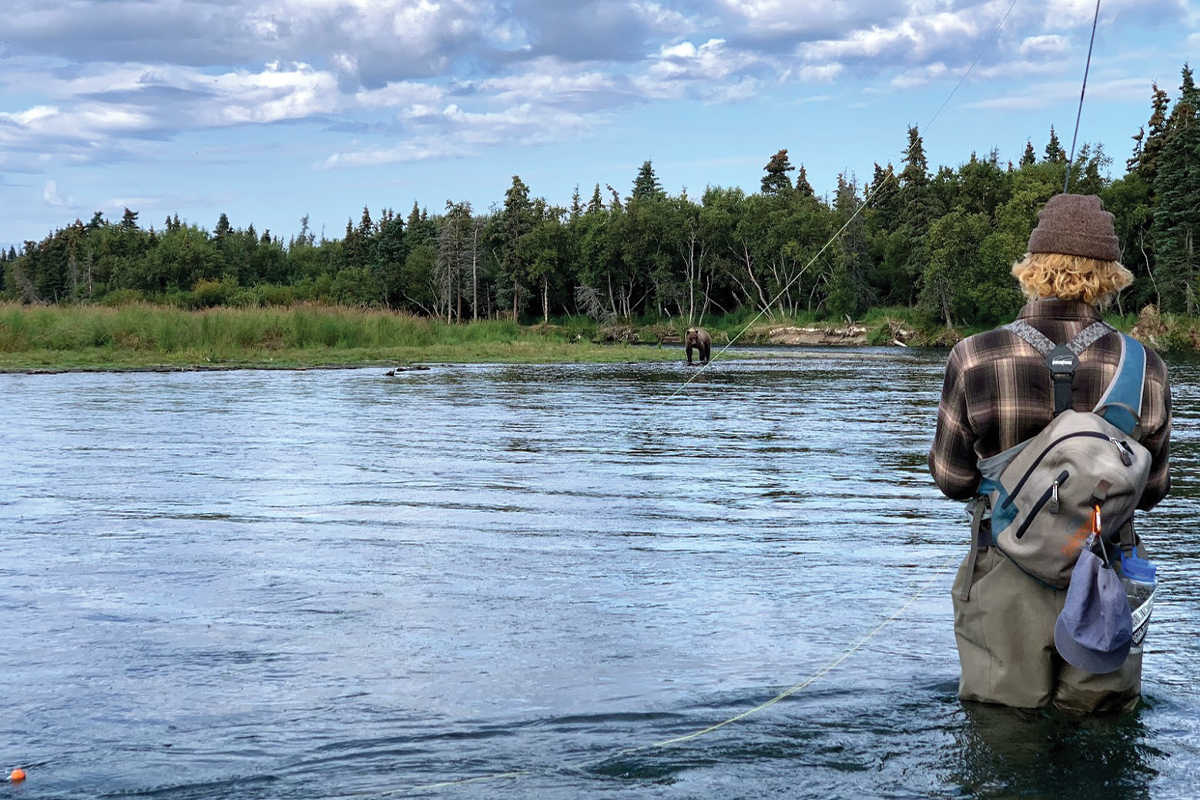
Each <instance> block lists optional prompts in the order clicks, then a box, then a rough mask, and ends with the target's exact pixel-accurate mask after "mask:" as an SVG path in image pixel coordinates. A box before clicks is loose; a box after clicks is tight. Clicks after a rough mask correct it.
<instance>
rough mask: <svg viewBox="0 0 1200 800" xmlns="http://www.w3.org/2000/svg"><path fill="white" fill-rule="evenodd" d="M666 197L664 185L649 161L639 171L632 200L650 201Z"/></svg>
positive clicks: (634, 182)
mask: <svg viewBox="0 0 1200 800" xmlns="http://www.w3.org/2000/svg"><path fill="white" fill-rule="evenodd" d="M664 196H665V193H664V192H663V189H662V185H661V184H660V183H659V182H658V176H656V175H655V174H654V167H653V166H651V164H650V162H649V161H645V162H643V163H642V168H641V169H639V170H638V174H637V177H636V178H635V179H634V181H633V194H632V195H631V196H630V199H631V200H634V201H636V200H648V199H652V198H653V199H660V198H662V197H664Z"/></svg>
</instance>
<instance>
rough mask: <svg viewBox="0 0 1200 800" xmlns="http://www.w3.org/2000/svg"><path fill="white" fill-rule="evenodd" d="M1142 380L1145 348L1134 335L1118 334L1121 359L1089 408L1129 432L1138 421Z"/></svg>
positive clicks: (1123, 430) (1139, 422)
mask: <svg viewBox="0 0 1200 800" xmlns="http://www.w3.org/2000/svg"><path fill="white" fill-rule="evenodd" d="M1145 382H1146V348H1145V347H1144V346H1143V345H1142V343H1141V342H1139V341H1138V340H1137V339H1134V338H1133V337H1132V336H1128V335H1126V334H1121V360H1120V361H1119V362H1118V363H1117V372H1116V374H1115V375H1113V379H1112V381H1111V382H1110V383H1109V384H1108V388H1107V389H1105V390H1104V394H1103V396H1101V398H1100V402H1098V403H1096V407H1095V408H1094V409H1092V411H1093V412H1094V413H1096V414H1099V415H1100V416H1102V417H1104V418H1105V419H1106V420H1108V421H1109V422H1111V423H1112V424H1113V425H1116V426H1117V427H1118V428H1119V429H1120V430H1121V431H1122V432H1123V433H1124V434H1125V435H1126V436H1132V435H1133V432H1134V429H1135V428H1136V427H1137V426H1138V425H1139V424H1141V413H1142V387H1143V386H1144V385H1145Z"/></svg>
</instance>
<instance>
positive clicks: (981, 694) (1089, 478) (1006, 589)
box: [953, 320, 1150, 713]
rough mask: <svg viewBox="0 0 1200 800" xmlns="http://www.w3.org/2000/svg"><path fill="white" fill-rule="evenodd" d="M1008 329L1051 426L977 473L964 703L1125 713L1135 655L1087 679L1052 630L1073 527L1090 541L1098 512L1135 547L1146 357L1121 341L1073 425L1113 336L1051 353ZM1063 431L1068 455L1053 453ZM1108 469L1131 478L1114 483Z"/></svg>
mask: <svg viewBox="0 0 1200 800" xmlns="http://www.w3.org/2000/svg"><path fill="white" fill-rule="evenodd" d="M1006 327H1007V329H1008V330H1009V331H1010V332H1012V333H1013V334H1014V335H1016V336H1019V337H1020V338H1021V339H1023V340H1024V341H1026V342H1028V343H1029V344H1030V345H1031V346H1033V347H1034V348H1035V349H1037V351H1038V352H1039V353H1041V354H1042V355H1043V356H1045V357H1046V360H1047V365H1048V367H1049V368H1050V370H1051V373H1052V376H1053V378H1054V411H1055V415H1054V419H1053V420H1052V422H1051V423H1050V425H1048V426H1047V428H1046V429H1044V430H1043V431H1042V432H1039V434H1037V435H1036V436H1034V437H1032V438H1030V439H1028V440H1026V441H1025V442H1022V443H1021V444H1019V445H1017V446H1015V447H1013V448H1010V449H1009V450H1006V451H1005V452H1003V453H1000V454H999V455H997V456H993V457H991V458H988V459H983V460H981V461H980V462H979V469H980V472H981V474H982V478H983V479H982V481H981V483H980V493H979V496H977V497H976V498H975V499H974V500H972V501H971V503H970V504H969V506H968V511H969V512H970V515H971V530H972V544H971V549H970V552H969V553H968V554H967V556H966V558H964V559H963V563H962V564H961V565H960V567H959V571H958V575H957V576H956V578H955V582H954V589H953V600H954V633H955V640H956V644H957V646H958V652H959V660H960V662H961V665H962V674H961V679H960V682H959V697H960V698H962V699H963V700H974V701H982V702H988V703H999V704H1002V705H1008V706H1015V707H1020V708H1038V707H1041V706H1044V705H1046V704H1048V703H1050V702H1053V703H1054V704H1055V705H1057V706H1059V707H1060V708H1062V709H1064V710H1067V711H1072V712H1079V713H1089V712H1093V711H1098V710H1120V709H1126V708H1131V707H1133V706H1134V705H1136V704H1137V702H1138V698H1139V696H1140V686H1141V653H1140V652H1138V653H1136V654H1134V655H1131V656H1130V657H1129V658H1128V659H1127V660H1126V661H1125V663H1124V664H1123V665H1122V666H1121V667H1120V669H1118V670H1117V671H1116V672H1113V673H1109V674H1105V675H1094V674H1091V673H1087V672H1083V671H1082V670H1079V669H1076V668H1075V667H1073V666H1071V665H1070V664H1068V663H1066V662H1065V661H1063V659H1062V658H1061V657H1060V656H1059V654H1058V652H1057V650H1056V649H1055V646H1054V625H1055V622H1056V620H1057V618H1058V615H1059V613H1060V612H1061V611H1062V608H1063V602H1064V600H1065V598H1066V594H1067V593H1066V592H1065V591H1064V590H1063V589H1064V588H1065V586H1066V581H1065V580H1062V579H1061V577H1060V576H1061V575H1062V574H1063V573H1064V572H1065V574H1066V575H1067V576H1068V577H1069V574H1070V569H1071V566H1073V564H1074V561H1075V560H1077V556H1078V552H1079V550H1078V549H1074V550H1072V548H1071V546H1070V545H1071V544H1072V537H1073V534H1075V533H1076V531H1075V530H1074V525H1075V523H1074V521H1073V519H1074V516H1075V515H1081V516H1087V517H1088V519H1087V533H1090V532H1091V518H1090V517H1091V511H1092V510H1094V506H1095V505H1100V506H1101V507H1102V508H1103V510H1104V518H1105V522H1106V524H1105V528H1104V530H1105V532H1106V533H1107V534H1108V537H1109V538H1110V539H1115V538H1116V537H1117V531H1118V530H1120V539H1121V540H1122V544H1123V545H1125V546H1127V547H1128V549H1129V551H1130V552H1132V551H1133V549H1134V547H1135V539H1134V536H1133V529H1132V525H1131V524H1130V523H1129V520H1130V519H1131V518H1132V513H1133V512H1132V509H1133V507H1134V506H1136V504H1137V499H1138V497H1140V494H1141V491H1142V489H1143V488H1144V485H1145V473H1146V472H1147V471H1148V464H1149V460H1150V457H1149V453H1148V452H1146V451H1145V448H1144V447H1142V445H1140V444H1139V443H1138V442H1137V438H1136V437H1137V435H1140V431H1138V430H1137V428H1138V418H1137V414H1138V412H1139V411H1140V408H1141V394H1142V386H1143V383H1144V374H1145V351H1144V350H1143V349H1142V346H1141V344H1140V343H1138V342H1136V341H1134V340H1131V339H1127V338H1126V337H1122V342H1121V347H1122V357H1121V363H1120V365H1119V366H1118V369H1117V373H1116V375H1115V376H1114V378H1113V380H1112V381H1111V382H1110V384H1109V385H1108V387H1107V388H1106V390H1105V392H1104V393H1103V396H1102V398H1101V400H1100V402H1099V403H1097V405H1096V407H1095V408H1094V409H1093V411H1091V412H1083V413H1080V412H1075V411H1073V410H1071V408H1070V406H1071V383H1072V379H1073V377H1074V371H1075V367H1076V366H1077V365H1078V356H1079V354H1080V353H1082V352H1083V351H1084V350H1085V349H1086V348H1087V347H1089V346H1090V345H1091V344H1093V343H1094V342H1095V341H1097V340H1098V339H1099V338H1100V337H1102V336H1105V335H1108V334H1110V333H1114V329H1113V328H1112V327H1111V326H1109V325H1107V324H1105V323H1102V322H1097V323H1094V324H1092V325H1090V326H1088V327H1087V328H1085V329H1084V330H1083V331H1082V332H1080V333H1079V334H1078V335H1077V336H1075V337H1074V338H1073V339H1072V340H1071V341H1069V342H1067V343H1066V344H1063V345H1055V343H1053V342H1051V341H1050V340H1049V339H1047V338H1046V337H1045V336H1043V335H1042V334H1041V333H1040V332H1038V331H1037V330H1035V329H1033V328H1032V327H1031V326H1029V325H1028V324H1027V323H1025V322H1023V321H1020V320H1018V321H1017V322H1015V323H1013V324H1012V325H1010V326H1006ZM1059 429H1062V436H1065V437H1067V438H1066V442H1065V443H1064V442H1057V441H1055V440H1056V439H1058V438H1062V437H1060V436H1058V435H1057V432H1058V430H1059ZM1047 431H1049V433H1047ZM1080 434H1082V435H1080ZM1097 434H1101V435H1097ZM1139 451H1140V452H1139ZM1126 459H1128V460H1129V461H1130V462H1132V463H1130V464H1128V465H1127V464H1125V463H1124V462H1125V460H1126ZM1089 462H1090V463H1089ZM1095 462H1100V463H1099V464H1096V463H1095ZM1114 464H1115V467H1114V466H1113V465H1114ZM1114 469H1115V470H1117V471H1118V472H1121V471H1123V472H1130V473H1132V474H1134V477H1133V478H1132V479H1128V478H1127V477H1116V478H1114V477H1113V476H1112V475H1111V474H1110V473H1112V471H1113V470H1114ZM1064 471H1065V472H1067V473H1068V474H1067V475H1063V473H1064ZM1137 475H1141V478H1140V483H1139V478H1138V477H1137ZM1106 482H1107V483H1108V484H1110V485H1108V486H1106V485H1105V483H1106ZM1056 537H1057V538H1056ZM1081 542H1082V540H1081Z"/></svg>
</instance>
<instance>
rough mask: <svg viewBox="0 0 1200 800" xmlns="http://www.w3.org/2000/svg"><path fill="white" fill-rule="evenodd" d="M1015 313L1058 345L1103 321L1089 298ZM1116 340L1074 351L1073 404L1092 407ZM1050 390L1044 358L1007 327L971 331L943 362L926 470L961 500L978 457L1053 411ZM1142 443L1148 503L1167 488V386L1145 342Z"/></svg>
mask: <svg viewBox="0 0 1200 800" xmlns="http://www.w3.org/2000/svg"><path fill="white" fill-rule="evenodd" d="M1018 318H1019V319H1022V320H1024V321H1025V322H1027V323H1029V324H1030V325H1032V326H1033V327H1034V328H1037V329H1038V330H1039V331H1041V332H1042V333H1043V334H1045V335H1046V337H1047V338H1049V339H1050V340H1051V341H1054V342H1055V343H1062V342H1066V341H1069V340H1070V339H1071V338H1072V337H1074V336H1075V334H1077V333H1079V332H1080V331H1081V330H1083V329H1084V328H1086V327H1087V326H1088V325H1091V324H1092V323H1093V322H1095V321H1097V320H1099V319H1100V314H1099V312H1098V311H1097V310H1096V309H1095V308H1094V307H1093V306H1090V305H1088V304H1086V303H1081V302H1069V301H1064V300H1057V299H1054V298H1051V299H1045V300H1037V301H1035V302H1032V303H1029V304H1028V305H1026V306H1025V307H1024V308H1022V309H1021V313H1020V314H1019V315H1018ZM1119 359H1120V342H1119V340H1118V339H1117V337H1116V336H1113V335H1111V334H1110V335H1108V336H1104V337H1101V338H1100V339H1099V340H1098V341H1097V342H1096V343H1095V344H1093V345H1092V346H1091V347H1089V348H1087V349H1086V350H1084V351H1083V353H1082V354H1081V355H1080V356H1079V367H1078V368H1077V369H1076V370H1075V379H1074V381H1073V384H1072V393H1071V406H1072V407H1073V408H1074V409H1075V410H1076V411H1091V410H1092V408H1093V407H1095V405H1096V403H1097V402H1098V401H1099V399H1100V395H1101V394H1103V393H1104V389H1105V388H1106V387H1107V386H1108V383H1109V381H1110V380H1112V377H1113V375H1114V374H1115V373H1116V371H1117V362H1118V360H1119ZM1053 398H1054V390H1053V380H1052V379H1051V377H1050V370H1049V369H1048V368H1047V367H1046V361H1045V359H1044V358H1043V357H1042V356H1041V354H1039V353H1038V352H1037V351H1036V350H1034V349H1033V348H1032V347H1031V346H1030V345H1028V344H1027V343H1026V342H1025V341H1024V340H1023V339H1021V338H1019V337H1018V336H1016V335H1015V334H1013V333H1010V332H1009V331H1006V330H1001V329H997V330H993V331H987V332H986V333H979V334H976V335H974V336H971V337H969V338H967V339H964V340H963V341H961V342H959V343H958V344H957V345H955V346H954V349H953V350H951V351H950V360H949V362H948V363H947V364H946V378H945V382H944V384H943V386H942V399H941V403H940V404H939V406H938V420H937V432H936V434H935V435H934V439H933V447H932V448H931V449H930V451H929V471H930V473H932V474H933V479H934V481H935V482H936V483H937V485H938V488H940V489H941V490H942V492H943V493H944V494H945V495H946V496H947V497H950V498H953V499H956V500H965V499H968V498H970V497H972V496H973V495H974V494H975V493H976V490H977V489H978V488H979V481H980V474H979V468H978V464H979V459H981V458H988V457H989V456H994V455H996V454H997V453H1000V452H1003V451H1004V450H1007V449H1008V448H1010V447H1012V446H1013V445H1016V444H1019V443H1021V442H1023V441H1025V440H1026V439H1028V438H1030V437H1031V436H1034V435H1036V434H1037V433H1038V432H1039V431H1040V430H1041V429H1042V428H1044V427H1045V426H1046V425H1047V424H1049V423H1050V420H1051V419H1052V418H1053V416H1054V399H1053ZM1141 425H1142V434H1141V438H1140V441H1141V443H1142V444H1143V445H1144V446H1145V447H1146V449H1147V450H1149V451H1150V456H1151V462H1150V476H1149V478H1148V480H1147V482H1146V491H1145V493H1144V494H1143V495H1142V500H1141V502H1140V503H1139V504H1138V508H1141V509H1149V508H1152V507H1153V506H1154V505H1155V504H1157V503H1158V501H1159V500H1161V499H1162V498H1163V497H1165V496H1166V494H1167V492H1169V491H1170V489H1171V477H1170V473H1169V472H1168V469H1167V468H1168V460H1169V450H1170V438H1171V389H1170V385H1169V384H1168V381H1167V368H1166V365H1165V364H1163V360H1162V359H1161V358H1160V357H1159V356H1158V354H1157V353H1155V352H1154V351H1153V350H1151V349H1150V348H1146V381H1145V385H1144V387H1143V391H1142V408H1141Z"/></svg>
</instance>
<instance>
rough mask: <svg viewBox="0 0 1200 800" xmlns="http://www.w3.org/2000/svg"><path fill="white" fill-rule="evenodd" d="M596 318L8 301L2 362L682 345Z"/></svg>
mask: <svg viewBox="0 0 1200 800" xmlns="http://www.w3.org/2000/svg"><path fill="white" fill-rule="evenodd" d="M596 336H597V332H596V326H595V325H594V324H592V323H589V322H586V321H579V322H578V323H577V324H575V325H571V324H566V325H554V326H532V327H522V326H520V325H517V324H516V323H514V322H509V321H501V320H489V321H481V322H473V323H470V324H466V325H447V324H445V323H442V322H439V321H436V320H428V319H422V318H419V317H413V316H410V315H407V314H396V313H392V312H388V311H365V310H359V309H349V308H339V307H329V306H295V307H292V308H269V309H234V308H219V309H210V310H207V311H184V310H181V309H178V308H174V307H170V306H152V305H140V304H139V305H130V306H124V307H119V308H104V307H99V306H46V307H33V306H22V305H16V304H8V305H0V370H4V371H24V370H70V369H153V368H188V367H198V368H237V367H257V368H284V369H286V368H303V367H316V366H334V365H341V366H349V365H366V364H380V365H403V364H409V363H414V362H431V361H443V362H444V361H453V362H458V363H487V362H505V363H549V362H558V363H561V362H613V361H633V360H640V361H653V360H668V359H675V358H678V357H679V351H678V348H677V347H674V346H664V347H662V348H659V347H639V346H635V345H634V344H631V343H627V342H616V343H603V342H596V341H593V339H594V338H596Z"/></svg>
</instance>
